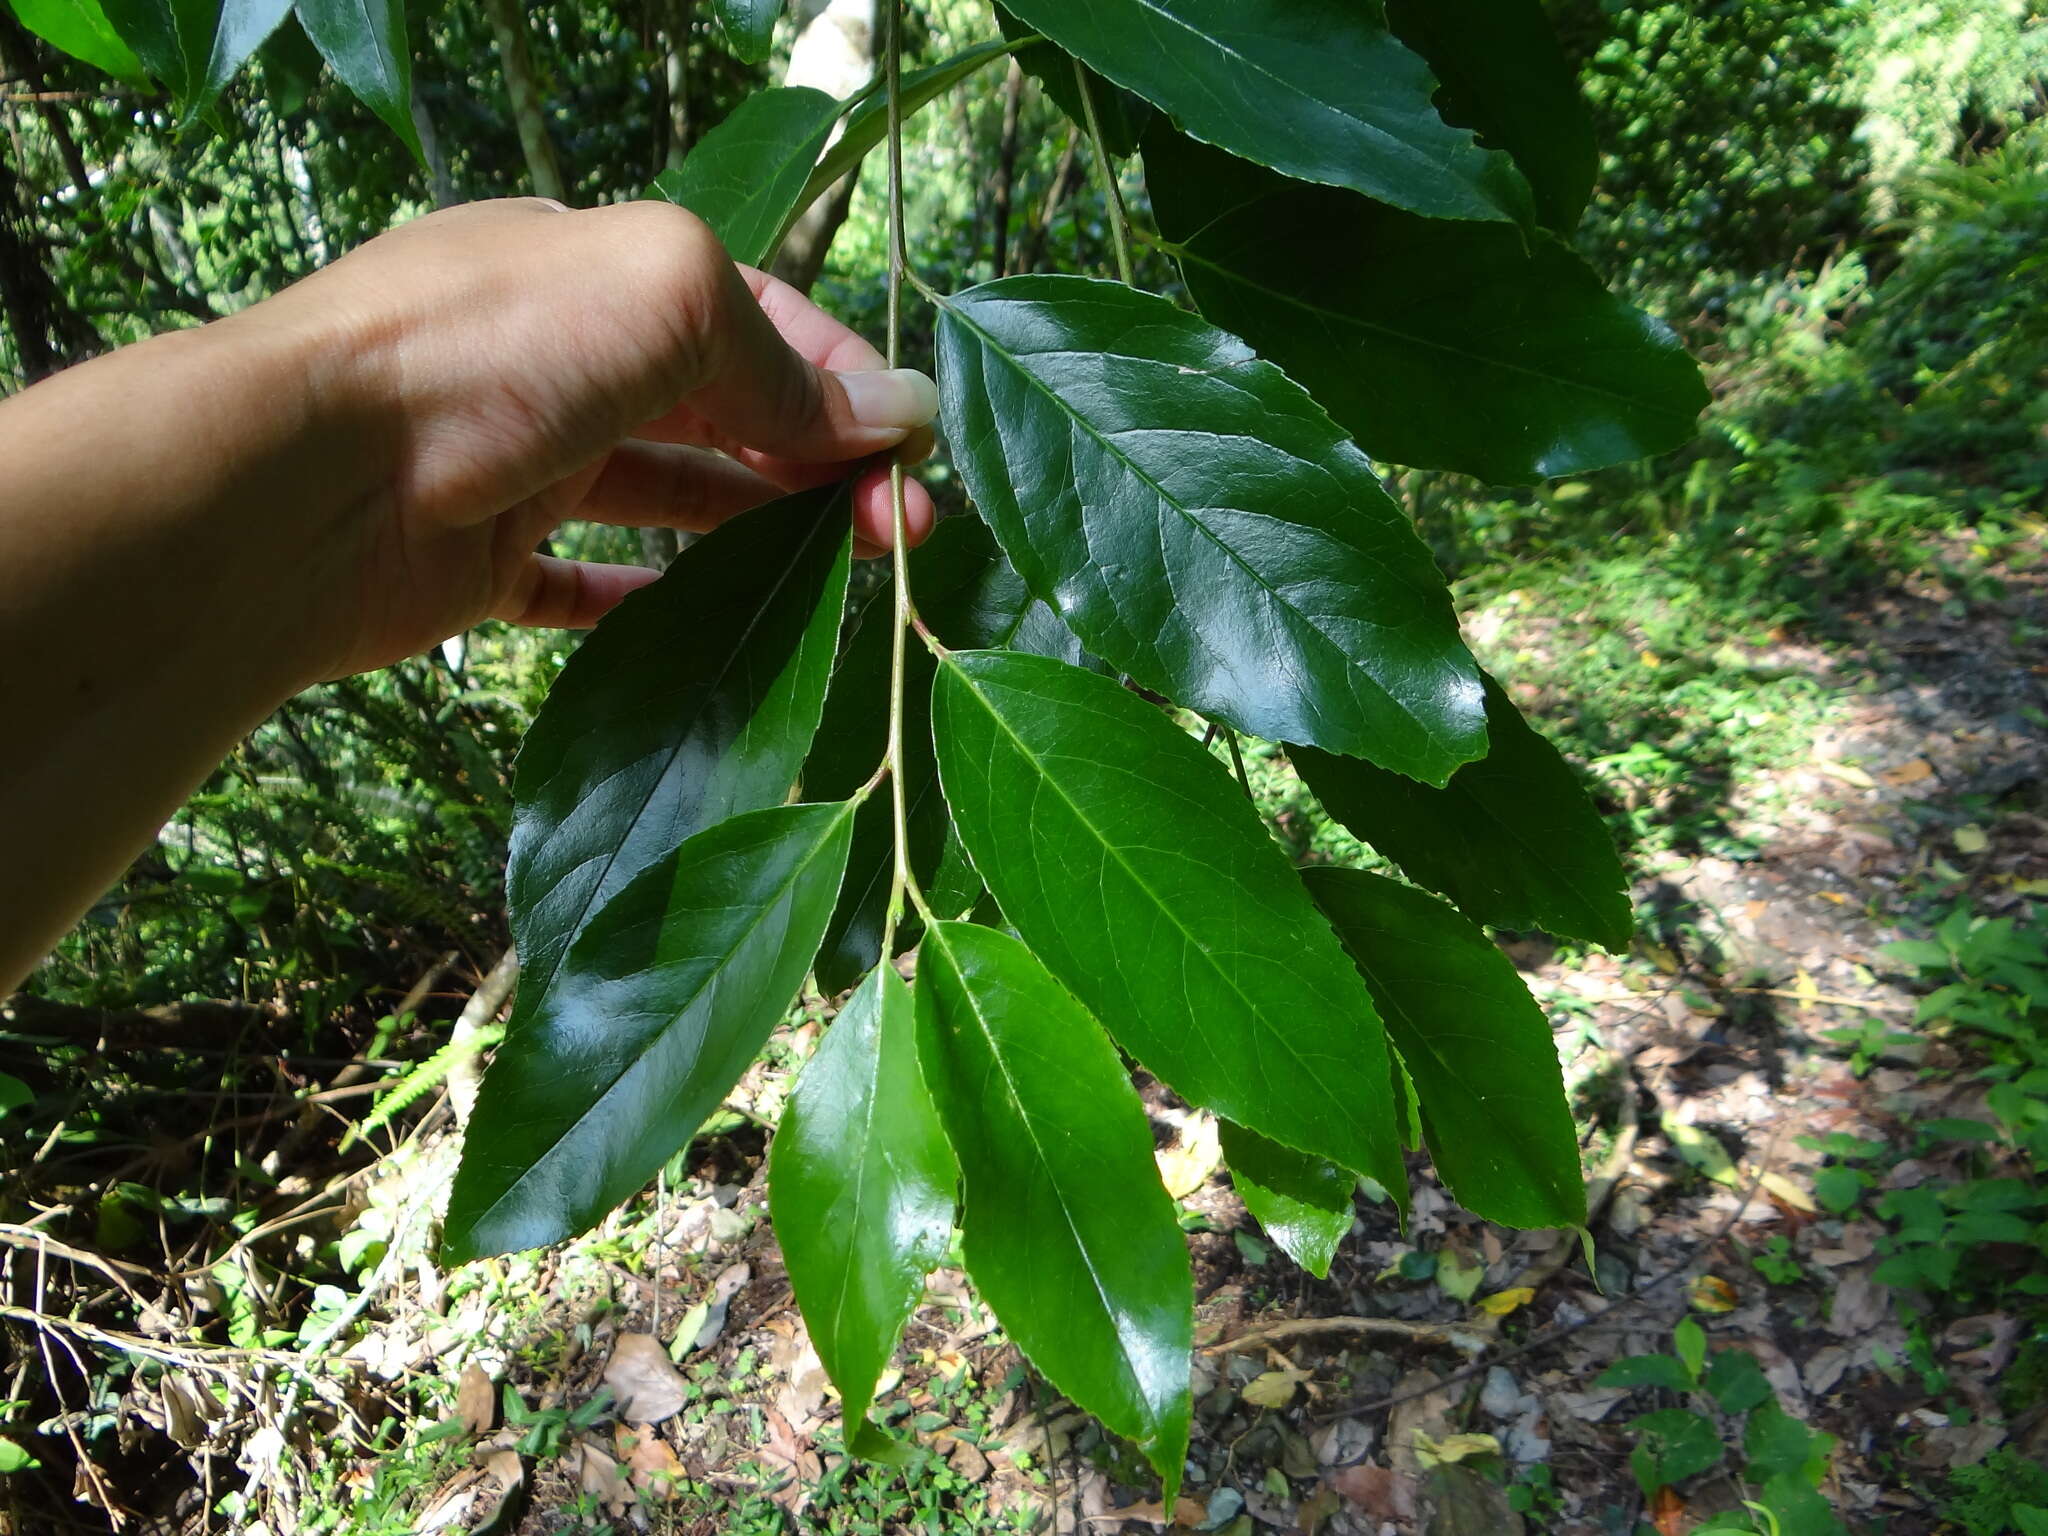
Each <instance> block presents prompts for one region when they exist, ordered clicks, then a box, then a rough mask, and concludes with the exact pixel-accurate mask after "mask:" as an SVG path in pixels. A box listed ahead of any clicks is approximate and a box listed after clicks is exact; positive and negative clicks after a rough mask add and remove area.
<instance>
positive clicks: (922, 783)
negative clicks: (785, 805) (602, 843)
mask: <svg viewBox="0 0 2048 1536" xmlns="http://www.w3.org/2000/svg"><path fill="white" fill-rule="evenodd" d="M910 586H911V590H912V591H913V592H915V593H916V594H917V609H918V614H919V616H920V617H921V618H922V619H923V620H924V622H925V624H926V625H927V626H928V627H929V628H930V629H931V630H932V631H933V632H934V633H935V634H937V636H938V637H939V639H940V640H942V641H944V642H945V643H946V644H947V645H952V646H959V647H962V648H964V649H970V650H983V649H988V650H1020V651H1034V652H1037V653H1038V654H1040V655H1048V656H1058V657H1059V658H1060V659H1061V660H1063V661H1072V662H1076V663H1079V662H1081V661H1082V660H1083V659H1084V658H1083V655H1082V652H1081V646H1080V642H1079V641H1077V640H1076V639H1075V638H1074V636H1073V632H1072V631H1071V630H1069V629H1067V627H1066V626H1065V625H1063V624H1062V623H1060V620H1059V616H1058V615H1057V614H1055V613H1053V612H1052V611H1051V610H1050V609H1049V608H1047V607H1046V606H1045V605H1044V604H1043V603H1041V602H1038V601H1036V600H1035V599H1034V598H1033V597H1032V596H1031V594H1030V593H1029V592H1027V591H1026V590H1025V589H1024V583H1023V581H1022V580H1021V579H1020V578H1019V577H1018V575H1017V573H1016V571H1015V570H1013V569H1012V568H1011V566H1010V563H1009V561H1007V560H1005V559H1004V558H1003V552H1002V551H1001V550H1000V549H998V548H997V547H996V541H995V540H994V539H993V538H992V537H990V535H989V531H988V526H987V525H986V524H985V523H983V522H982V521H981V519H980V518H978V517H963V516H954V517H949V518H947V519H946V520H945V521H944V522H942V523H940V524H939V526H938V528H937V529H936V530H935V531H934V532H933V534H932V536H931V537H930V538H929V539H928V540H926V541H925V543H923V544H922V545H920V546H919V547H918V548H917V549H916V550H914V551H912V553H911V556H910ZM894 602H895V589H894V586H893V585H892V584H889V583H884V584H883V585H882V586H881V587H880V588H878V589H877V590H876V591H875V593H874V594H873V595H872V596H871V597H869V598H868V600H867V601H866V602H865V603H864V604H862V606H861V611H860V616H859V622H858V624H857V626H856V628H855V629H854V631H853V635H852V638H851V639H849V640H848V641H847V643H846V645H845V647H844V649H843V650H842V652H841V654H840V658H839V664H838V665H837V666H836V667H835V668H834V669H833V672H832V689H831V692H830V693H828V694H827V695H826V698H825V718H824V721H823V723H822V724H821V725H820V726H819V728H818V735H817V741H816V743H815V744H814V745H813V747H812V748H811V755H810V757H809V759H807V760H806V761H805V763H804V771H803V784H804V793H805V794H806V795H808V796H810V797H812V798H814V799H819V800H838V799H844V798H845V797H846V796H848V795H851V794H852V793H853V792H854V791H855V790H856V789H858V788H859V787H860V786H861V785H862V784H864V783H866V782H867V780H868V777H869V775H871V774H872V773H873V772H874V771H875V765H876V764H878V763H880V762H881V760H882V753H883V751H884V749H885V748H886V747H887V745H888V736H889V665H890V657H889V640H890V626H891V625H892V624H893V623H894V620H895V609H894ZM932 667H933V662H932V658H931V653H930V652H929V651H927V650H926V649H925V648H924V647H923V646H922V645H918V644H915V643H912V644H911V646H910V647H909V649H908V651H907V652H906V653H905V656H904V679H903V755H904V772H903V794H904V800H905V812H906V816H907V820H908V823H909V833H910V868H911V873H912V874H913V875H915V876H916V877H917V881H918V884H919V885H920V886H921V887H922V888H923V890H924V893H925V897H926V900H927V901H928V902H929V903H930V905H931V907H932V910H933V911H935V912H937V913H938V914H939V915H940V916H942V917H957V916H959V915H960V914H961V913H962V912H965V911H966V910H967V909H968V908H970V907H972V906H973V905H974V903H975V900H976V899H977V898H978V897H979V896H980V895H981V889H982V887H981V877H980V876H978V875H976V874H975V873H974V868H973V866H972V864H970V863H969V862H968V860H967V857H966V853H965V850H963V849H962V848H961V847H960V844H959V839H958V837H957V836H955V834H954V832H953V819H952V817H951V816H950V815H949V814H948V813H947V811H946V800H945V796H944V795H942V794H941V793H940V792H939V771H938V764H937V762H936V761H935V760H934V758H933V756H932V733H931V689H932ZM893 820H894V818H893V814H892V811H891V808H890V804H889V797H888V796H887V795H881V794H877V795H875V796H873V797H872V798H870V799H869V801H868V802H867V803H866V804H865V805H863V806H862V807H861V809H860V812H859V814H858V815H857V816H856V817H855V819H854V827H853V855H852V857H851V858H850V859H849V860H848V861H847V869H846V885H845V887H844V889H842V890H841V891H840V893H839V907H838V910H837V911H835V912H834V913H833V914H832V922H831V925H830V926H829V927H827V928H826V930H825V944H824V948H823V949H822V950H821V951H820V952H819V955H818V985H819V987H820V988H822V989H823V990H824V991H826V992H827V993H832V992H840V991H844V990H845V989H846V988H847V987H850V986H852V985H853V984H854V982H855V981H856V980H858V979H859V978H860V977H861V976H862V975H863V974H864V973H865V972H866V971H867V970H868V969H869V968H870V967H872V966H873V965H874V964H875V962H876V960H877V959H879V958H880V956H881V951H882V923H883V918H884V916H885V915H886V910H887V907H888V898H889V882H890V876H891V873H892V867H893V865H894V861H895V838H894V827H893V825H892V823H893ZM922 931H923V925H922V924H921V923H920V922H919V921H918V918H917V914H916V913H915V912H906V913H905V914H904V915H903V921H902V922H901V923H900V924H898V926H897V929H896V939H897V946H898V948H899V949H909V948H910V947H911V946H912V945H913V944H915V943H916V942H917V936H918V934H919V933H920V932H922Z"/></svg>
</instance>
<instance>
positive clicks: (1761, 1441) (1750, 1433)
mask: <svg viewBox="0 0 2048 1536" xmlns="http://www.w3.org/2000/svg"><path fill="white" fill-rule="evenodd" d="M1834 1445H1835V1441H1834V1437H1833V1436H1832V1435H1825V1434H1820V1433H1818V1432H1816V1431H1814V1430H1811V1429H1808V1428H1807V1427H1806V1425H1805V1424H1803V1423H1802V1422H1800V1421H1799V1420H1798V1419H1795V1418H1794V1417H1792V1415H1791V1414H1789V1413H1787V1412H1786V1411H1785V1410H1784V1409H1783V1408H1782V1407H1781V1406H1779V1403H1778V1400H1777V1398H1776V1397H1775V1396H1773V1397H1767V1398H1765V1399H1764V1400H1763V1401H1762V1402H1761V1403H1759V1404H1757V1406H1756V1407H1755V1408H1753V1409H1751V1410H1750V1415H1749V1422H1748V1423H1747V1424H1745V1425H1744V1426H1743V1430H1742V1454H1743V1455H1744V1456H1745V1457H1747V1458H1748V1462H1749V1464H1748V1466H1746V1467H1745V1468H1743V1474H1742V1475H1743V1476H1744V1477H1746V1478H1748V1479H1749V1481H1751V1482H1753V1483H1767V1482H1769V1481H1770V1480H1771V1479H1772V1478H1775V1477H1797V1478H1799V1479H1800V1480H1802V1481H1803V1482H1804V1483H1805V1484H1806V1485H1807V1486H1808V1487H1814V1486H1816V1485H1817V1484H1818V1483H1819V1482H1820V1480H1821V1479H1822V1478H1823V1477H1825V1476H1826V1475H1827V1467H1828V1453H1829V1452H1830V1451H1832V1450H1833V1449H1834Z"/></svg>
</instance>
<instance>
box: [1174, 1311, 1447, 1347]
mask: <svg viewBox="0 0 2048 1536" xmlns="http://www.w3.org/2000/svg"><path fill="white" fill-rule="evenodd" d="M1347 1333H1348V1334H1362V1335H1365V1336H1366V1337H1369V1338H1370V1337H1379V1338H1390V1339H1402V1340H1405V1341H1406V1342H1408V1343H1410V1344H1430V1345H1439V1346H1441V1345H1450V1346H1452V1347H1453V1348H1458V1349H1464V1350H1466V1351H1467V1352H1468V1353H1469V1352H1470V1351H1471V1349H1472V1348H1473V1347H1474V1346H1475V1345H1477V1344H1479V1343H1481V1342H1483V1341H1481V1340H1480V1339H1479V1338H1478V1335H1477V1334H1476V1333H1475V1332H1474V1330H1472V1329H1469V1328H1461V1327H1459V1326H1458V1325H1456V1324H1455V1323H1451V1324H1445V1323H1409V1322H1403V1321H1402V1320H1401V1319H1400V1318H1398V1317H1292V1318H1288V1319H1286V1320H1284V1321H1282V1322H1277V1323H1267V1324H1265V1325H1264V1326H1262V1327H1258V1328H1251V1329H1247V1330H1246V1331H1245V1332H1243V1333H1240V1334H1238V1335H1237V1336H1236V1337H1235V1338H1229V1339H1218V1340H1217V1341H1216V1342H1215V1343H1214V1344H1206V1345H1204V1346H1203V1347H1202V1351H1201V1352H1202V1353H1203V1354H1205V1355H1231V1354H1242V1353H1246V1352H1249V1351H1251V1350H1255V1349H1261V1348H1263V1347H1265V1346H1266V1345H1268V1344H1278V1343H1283V1342H1285V1341H1286V1340H1288V1339H1307V1338H1314V1337H1316V1336H1317V1335H1318V1334H1347Z"/></svg>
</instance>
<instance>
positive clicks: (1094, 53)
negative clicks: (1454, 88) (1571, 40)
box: [1007, 0, 1534, 223]
mask: <svg viewBox="0 0 2048 1536" xmlns="http://www.w3.org/2000/svg"><path fill="white" fill-rule="evenodd" d="M1007 3H1008V5H1009V8H1010V10H1011V11H1013V12H1014V13H1015V14H1016V16H1017V17H1018V19H1019V20H1021V21H1023V22H1025V23H1026V24H1027V25H1029V26H1031V27H1033V28H1035V29H1037V30H1038V31H1039V32H1042V33H1044V34H1045V35H1046V36H1047V37H1049V38H1050V39H1052V41H1054V42H1055V43H1058V44H1059V45H1060V47H1062V48H1064V49H1065V50H1066V51H1067V52H1069V53H1071V54H1073V55H1075V56H1076V57H1077V58H1079V59H1081V60H1082V61H1083V62H1084V63H1086V64H1088V65H1089V66H1090V67H1091V68H1092V69H1094V70H1095V71H1097V72H1098V73H1099V74H1102V75H1105V76H1107V77H1108V78H1109V79H1111V80H1113V81H1115V82H1116V83H1117V84H1119V85H1122V86H1127V87H1129V88H1130V89H1131V90H1133V91H1136V92H1137V93H1138V94H1139V95H1140V96H1143V97H1144V98H1145V99H1146V100H1148V101H1150V102H1152V103H1153V104H1154V105H1156V106H1159V107H1163V108H1165V109H1166V111H1168V112H1170V113H1171V114H1172V115H1173V117H1174V120H1175V121H1176V122H1178V123H1180V124H1181V126H1182V127H1183V128H1185V129H1186V130H1187V131H1188V132H1189V133H1191V134H1193V135H1194V136H1195V137H1196V138H1198V139H1201V140H1202V141H1203V142H1204V143H1208V144H1215V145H1217V146H1219V147H1221V148H1223V149H1227V150H1229V151H1230V152H1231V153H1232V154H1237V155H1243V156H1244V157H1245V158H1247V159H1249V160H1256V161H1258V162H1259V163H1260V164H1261V165H1270V166H1272V167H1273V168H1274V169H1275V170H1277V171H1279V172H1280V173H1281V174H1283V175H1286V176H1292V177H1296V178H1299V179H1301V180H1303V181H1317V182H1325V183H1327V184H1329V185H1331V186H1339V187H1350V188H1352V189H1353V190H1355V191H1359V192H1363V193H1365V194H1366V195H1367V196H1370V197H1377V198H1379V199H1381V200H1382V201H1385V202H1389V203H1392V204H1394V205H1395V206H1396V207H1401V208H1409V209H1412V210H1414V211H1415V212H1416V213H1420V214H1425V215H1428V216H1430V217H1433V218H1444V219H1493V220H1506V221H1511V222H1517V223H1520V222H1526V221H1527V220H1528V219H1529V218H1530V217H1532V216H1533V207H1534V205H1533V203H1532V201H1531V197H1530V192H1529V185H1528V183H1527V182H1525V181H1524V180H1523V179H1522V176H1521V173H1520V172H1519V171H1517V170H1516V169H1515V166H1514V162H1513V161H1511V160H1510V159H1509V158H1508V157H1507V156H1506V155H1504V154H1500V153H1498V152H1496V151H1492V150H1485V149H1481V148H1480V147H1479V146H1478V145H1477V144H1476V143H1475V142H1474V140H1473V137H1472V134H1471V133H1470V132H1469V131H1468V130H1465V129H1462V128H1452V127H1450V126H1449V125H1447V124H1446V123H1445V122H1444V120H1443V119H1442V118H1441V117H1439V116H1438V115H1437V111H1436V108H1435V107H1434V106H1433V105H1431V102H1430V98H1431V95H1432V94H1433V93H1434V91H1435V89H1436V82H1435V80H1434V79H1432V78H1431V76H1430V72H1429V66H1428V65H1426V64H1424V63H1423V61H1422V60H1421V59H1420V58H1418V57H1417V56H1416V55H1415V54H1413V53H1411V52H1409V50H1408V49H1407V48H1405V47H1403V46H1402V44H1401V43H1400V41H1399V40H1397V39H1396V38H1395V37H1394V35H1393V33H1391V32H1389V31H1388V30H1387V27H1386V24H1385V22H1384V20H1383V19H1382V18H1381V16H1380V14H1379V7H1377V6H1372V5H1360V4H1357V3H1355V0H1007Z"/></svg>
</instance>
